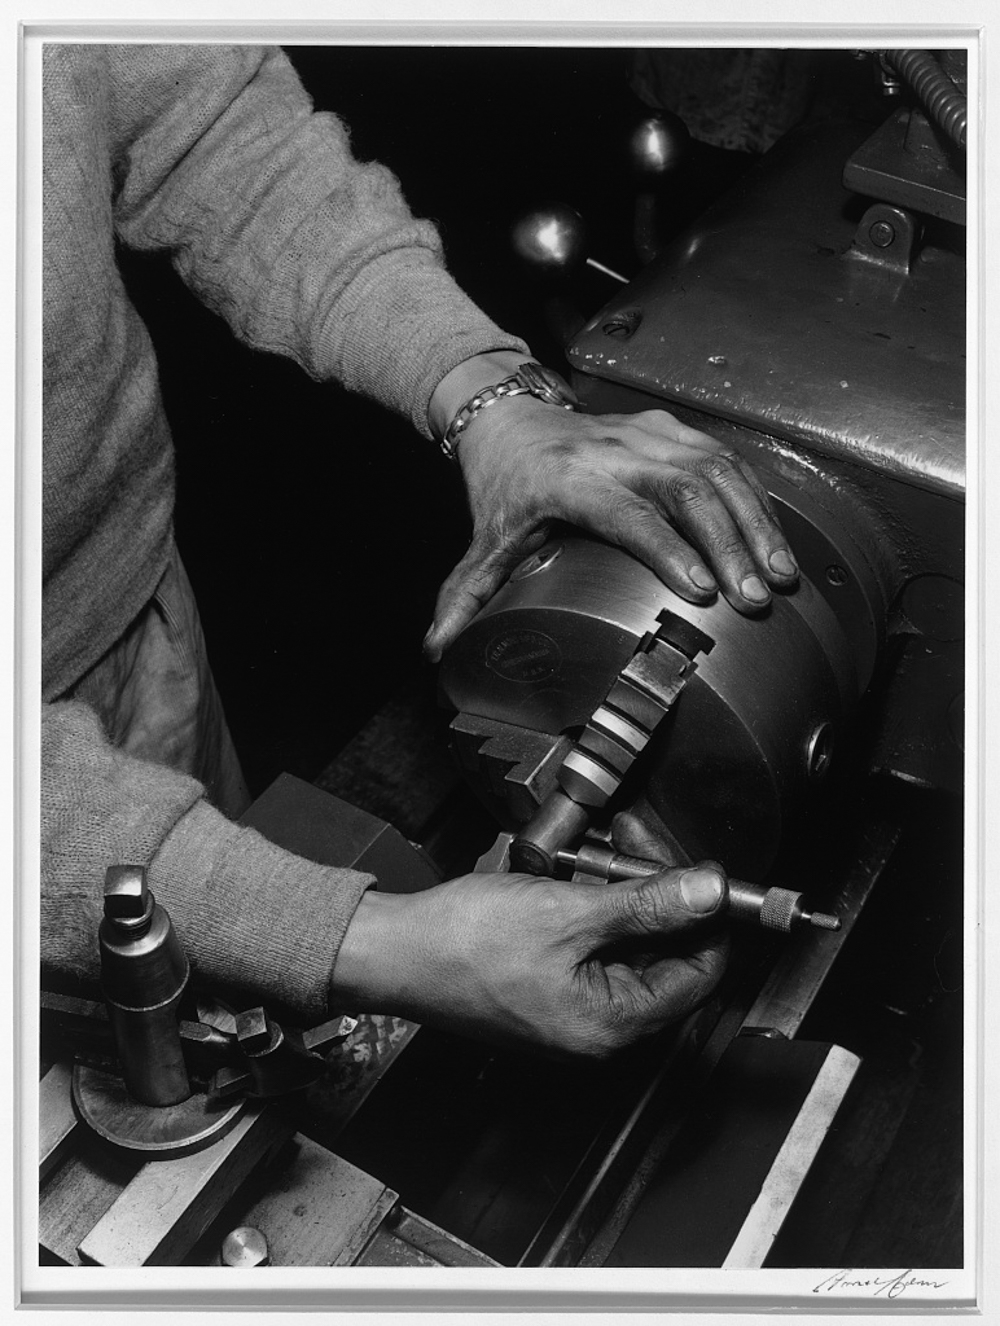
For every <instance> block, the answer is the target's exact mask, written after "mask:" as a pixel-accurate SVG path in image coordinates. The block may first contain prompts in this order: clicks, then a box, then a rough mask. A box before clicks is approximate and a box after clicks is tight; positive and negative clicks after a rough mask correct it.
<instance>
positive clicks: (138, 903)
mask: <svg viewBox="0 0 1000 1326" xmlns="http://www.w3.org/2000/svg"><path fill="white" fill-rule="evenodd" d="M149 896H150V894H149V887H148V885H147V883H146V867H145V866H110V867H109V868H108V870H107V872H106V874H105V876H104V915H105V916H106V917H108V918H109V920H112V921H139V920H141V919H142V917H143V916H145V914H146V909H147V906H148V904H149Z"/></svg>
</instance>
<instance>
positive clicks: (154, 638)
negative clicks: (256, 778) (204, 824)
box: [60, 545, 250, 819]
mask: <svg viewBox="0 0 1000 1326" xmlns="http://www.w3.org/2000/svg"><path fill="white" fill-rule="evenodd" d="M60 698H63V699H75V700H82V701H84V702H85V703H86V704H89V705H90V706H91V707H92V708H93V709H95V710H96V711H97V714H98V716H99V717H100V719H101V721H102V723H103V725H104V729H105V731H106V733H107V734H108V738H109V740H110V741H111V743H112V744H113V745H114V746H116V747H118V748H119V749H120V750H122V751H124V752H125V753H126V754H127V755H132V756H134V757H135V758H137V759H140V760H152V761H154V762H155V763H157V764H164V765H167V766H168V767H170V768H172V769H177V770H178V771H179V772H181V773H186V774H190V775H191V776H192V777H194V778H197V779H198V781H199V782H201V783H202V784H203V785H204V787H205V795H206V797H207V798H208V800H209V801H211V802H212V803H213V805H215V806H216V807H217V808H218V809H219V810H220V811H222V813H223V814H224V815H227V816H228V817H229V818H230V819H238V818H239V817H240V815H242V814H243V812H244V811H245V810H246V808H247V806H248V805H249V804H250V794H249V791H248V789H247V785H246V782H245V781H244V778H243V771H242V769H241V768H240V761H239V757H238V755H237V753H236V748H235V746H234V745H233V740H232V737H231V735H230V732H229V727H228V725H227V723H226V718H225V714H224V712H223V708H222V701H221V700H220V698H219V693H218V691H217V689H216V686H215V680H214V678H213V676H212V670H211V667H210V666H209V661H208V653H207V650H206V647H205V637H204V634H203V632H202V628H201V620H200V618H199V616H198V606H197V603H196V602H195V597H194V591H193V590H192V588H191V583H190V581H189V580H188V577H187V573H186V572H185V570H184V566H183V563H182V562H181V558H180V554H179V553H178V551H177V548H176V545H174V547H173V550H172V553H171V557H170V561H169V563H168V565H167V569H166V571H165V572H164V573H163V576H162V577H161V579H160V582H159V584H158V585H157V587H156V590H155V592H154V594H153V597H152V598H151V599H150V601H149V602H148V603H147V604H146V606H145V607H144V608H143V609H142V611H141V612H140V613H139V614H138V616H137V617H136V618H135V619H134V620H133V622H132V623H131V625H130V626H129V628H128V630H127V631H126V632H125V634H124V635H123V636H122V637H121V638H120V639H119V640H118V641H117V642H116V643H115V644H114V645H112V647H111V649H109V650H108V651H107V653H105V654H104V655H103V656H102V657H101V658H100V659H99V660H98V661H97V663H95V664H94V666H93V667H92V668H91V669H90V670H89V671H88V672H85V673H84V675H83V676H82V677H81V678H80V680H79V681H78V682H76V683H75V684H74V685H73V686H72V687H71V688H70V690H69V691H67V692H66V694H65V695H64V696H62V697H60Z"/></svg>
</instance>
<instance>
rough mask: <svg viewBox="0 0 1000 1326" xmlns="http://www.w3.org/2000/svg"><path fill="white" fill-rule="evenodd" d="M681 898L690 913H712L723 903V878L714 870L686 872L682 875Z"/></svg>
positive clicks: (699, 869) (697, 869) (700, 869)
mask: <svg viewBox="0 0 1000 1326" xmlns="http://www.w3.org/2000/svg"><path fill="white" fill-rule="evenodd" d="M681 897H682V898H683V899H684V901H685V903H686V904H687V906H688V909H689V910H690V911H692V912H711V911H713V910H714V909H715V908H716V907H718V905H719V903H720V902H721V901H722V877H721V876H720V875H719V874H717V873H716V871H714V870H704V869H702V868H695V869H694V870H685V872H684V874H683V875H681Z"/></svg>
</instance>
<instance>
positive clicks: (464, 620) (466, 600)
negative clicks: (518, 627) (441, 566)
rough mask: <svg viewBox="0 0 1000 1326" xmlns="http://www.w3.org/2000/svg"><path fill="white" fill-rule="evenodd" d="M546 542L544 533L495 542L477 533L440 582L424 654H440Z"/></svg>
mask: <svg viewBox="0 0 1000 1326" xmlns="http://www.w3.org/2000/svg"><path fill="white" fill-rule="evenodd" d="M544 542H545V533H544V532H543V531H539V532H538V534H537V535H536V536H535V537H533V538H531V539H528V540H517V541H516V542H514V541H510V542H507V541H502V542H497V543H495V544H494V543H492V536H491V535H490V534H488V533H487V534H485V535H483V536H480V535H478V534H477V535H476V537H475V538H474V539H473V540H472V544H471V546H470V547H469V551H468V552H467V553H466V554H465V556H464V557H463V558H462V560H461V561H460V562H459V563H458V565H457V566H456V567H455V569H454V571H452V573H451V575H449V576H448V578H447V580H446V581H445V582H444V584H443V585H442V586H441V590H440V592H439V594H438V597H437V604H436V606H435V608H434V620H433V622H432V623H431V627H430V630H429V631H428V632H427V634H426V635H425V636H424V655H425V657H426V658H427V659H429V661H430V662H431V663H437V662H439V660H440V658H441V655H442V654H443V653H444V651H445V650H446V649H447V648H448V646H449V645H451V644H452V643H453V642H454V641H455V640H456V639H457V638H458V636H459V634H460V633H461V632H462V631H463V630H464V629H465V627H466V626H468V624H469V622H471V621H472V619H473V617H475V615H476V613H477V612H478V611H479V610H480V608H482V607H484V606H485V605H486V604H487V603H488V602H489V601H490V599H491V598H492V597H493V595H494V594H495V593H496V592H497V590H498V589H499V588H500V586H501V585H502V584H503V583H504V581H505V580H506V579H507V577H508V576H509V575H510V573H511V571H513V569H514V567H515V566H516V565H517V564H518V562H520V561H521V560H522V558H524V557H525V556H526V555H527V554H528V553H530V552H534V551H535V547H536V546H538V547H540V546H541V545H542V544H543V543H544Z"/></svg>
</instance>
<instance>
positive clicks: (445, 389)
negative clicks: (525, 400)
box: [427, 350, 531, 441]
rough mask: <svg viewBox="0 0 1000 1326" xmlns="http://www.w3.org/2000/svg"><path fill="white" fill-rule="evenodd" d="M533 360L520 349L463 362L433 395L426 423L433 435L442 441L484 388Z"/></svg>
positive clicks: (435, 389)
mask: <svg viewBox="0 0 1000 1326" xmlns="http://www.w3.org/2000/svg"><path fill="white" fill-rule="evenodd" d="M530 358H531V356H530V354H522V353H521V352H520V351H519V350H491V351H489V352H488V353H486V354H481V355H473V357H472V358H471V359H464V360H463V361H462V362H461V363H460V364H456V365H455V367H454V368H453V369H451V371H450V372H448V373H446V374H445V376H444V377H443V378H442V379H441V381H440V382H439V383H438V385H437V386H436V387H435V388H434V392H433V394H432V395H431V399H430V405H429V407H428V410H427V420H428V423H429V424H430V428H431V432H432V433H433V434H434V436H435V437H436V438H437V439H438V441H440V440H441V439H442V438H443V437H444V435H445V432H446V431H447V429H448V426H449V424H450V423H451V421H452V420H453V419H454V418H455V416H456V415H457V414H458V412H459V410H461V409H462V407H463V406H464V405H465V404H466V402H467V401H468V400H470V399H471V398H472V397H473V396H475V394H476V392H478V391H481V390H482V389H483V388H484V387H491V386H493V385H494V384H495V383H497V382H500V381H502V380H503V379H504V378H506V377H510V376H511V374H513V373H516V372H517V370H518V369H519V368H520V366H521V365H522V364H523V363H524V362H525V361H526V360H529V359H530Z"/></svg>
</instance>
